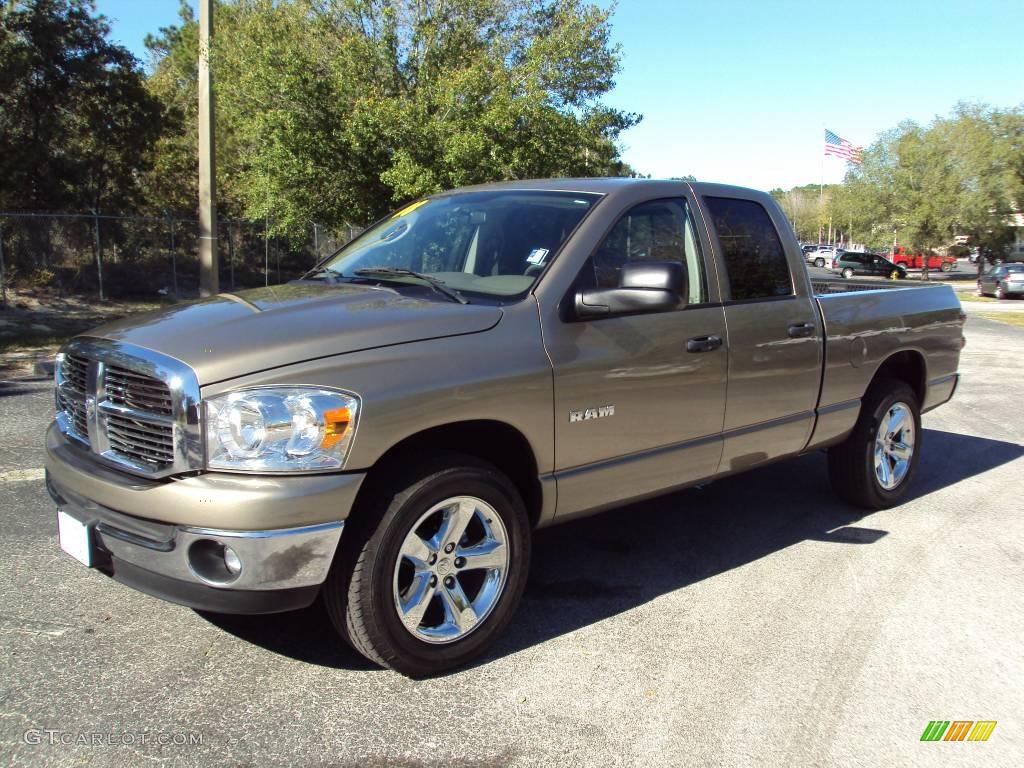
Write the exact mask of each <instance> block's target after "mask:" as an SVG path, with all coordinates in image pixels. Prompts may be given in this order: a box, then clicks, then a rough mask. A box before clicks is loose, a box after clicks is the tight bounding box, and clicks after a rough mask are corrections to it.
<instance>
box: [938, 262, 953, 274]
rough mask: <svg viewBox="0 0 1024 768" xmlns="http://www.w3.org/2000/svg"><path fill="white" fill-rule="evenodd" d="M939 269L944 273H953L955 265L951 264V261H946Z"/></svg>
mask: <svg viewBox="0 0 1024 768" xmlns="http://www.w3.org/2000/svg"><path fill="white" fill-rule="evenodd" d="M939 269H941V270H942V271H943V272H952V271H953V263H952V262H950V261H944V262H942V266H941V267H939Z"/></svg>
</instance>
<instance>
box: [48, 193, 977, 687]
mask: <svg viewBox="0 0 1024 768" xmlns="http://www.w3.org/2000/svg"><path fill="white" fill-rule="evenodd" d="M963 322H964V315H963V313H962V311H961V308H960V305H959V302H958V300H957V298H956V296H955V295H954V293H953V291H952V290H951V289H950V288H949V287H948V286H943V285H921V286H909V285H906V284H898V285H894V284H891V283H886V282H882V281H879V282H866V281H861V282H855V281H844V280H835V281H828V280H826V281H821V282H817V281H816V282H813V283H812V281H811V280H810V279H809V277H808V273H807V270H806V267H805V265H804V260H803V256H802V254H801V251H800V246H799V245H798V243H797V240H796V237H795V236H794V233H793V231H792V229H791V228H790V226H789V224H788V222H787V221H786V218H785V216H784V215H783V213H782V211H781V209H780V208H779V207H778V206H777V205H776V203H775V202H774V201H773V200H772V198H771V197H770V196H768V195H766V194H763V193H761V192H755V191H751V190H747V189H741V188H737V187H731V186H723V185H716V184H708V183H687V182H678V181H651V180H636V179H585V180H580V179H559V180H548V181H522V182H508V183H500V184H492V185H484V186H478V187H470V188H466V189H460V190H456V191H453V192H447V193H443V194H438V195H434V196H431V197H428V198H426V199H423V200H419V201H417V202H414V203H412V204H410V205H407V206H406V207H404V208H402V209H400V210H398V211H397V212H396V213H394V214H393V215H391V216H388V217H387V218H385V219H383V220H382V221H380V222H378V223H377V224H375V225H374V226H372V227H371V228H369V229H368V230H367V231H366V232H365V233H363V234H362V235H361V236H359V237H358V238H357V239H355V240H354V241H353V242H351V243H349V244H348V245H347V246H345V247H344V248H343V249H341V250H340V252H338V253H336V254H335V255H333V256H332V257H330V258H328V259H327V260H325V261H324V262H323V263H321V264H320V265H318V266H317V268H316V269H314V270H313V271H311V272H310V273H308V274H307V275H306V276H305V277H304V278H303V279H300V280H297V281H293V282H291V283H288V284H285V285H278V286H271V287H267V288H260V289H255V290H248V291H242V292H239V293H237V294H221V295H218V296H215V297H211V298H207V299H202V300H197V301H194V302H191V303H183V304H180V305H175V306H171V307H168V308H165V309H162V310H158V311H156V312H155V313H153V314H148V315H143V316H135V317H131V318H127V319H124V320H121V321H117V322H114V323H111V324H108V325H105V326H102V327H100V328H97V329H95V330H94V331H91V332H89V333H86V334H84V335H81V336H78V337H75V338H73V339H72V340H70V341H69V342H68V343H67V344H66V345H65V346H64V347H63V348H62V350H61V351H60V353H59V355H58V360H57V364H56V409H57V413H56V418H55V421H54V423H53V424H52V425H51V426H50V428H49V430H48V432H47V435H46V447H47V462H46V482H47V486H48V489H49V492H50V494H51V495H52V498H53V499H54V501H55V502H56V506H57V510H58V511H57V528H58V541H59V544H60V546H61V548H62V549H64V550H65V551H66V552H68V553H69V554H70V555H72V556H73V557H75V558H76V559H78V560H79V561H81V562H82V563H84V564H85V565H87V566H90V567H92V568H94V569H97V570H98V571H100V572H102V573H104V574H106V575H108V576H111V577H113V579H114V580H116V581H119V582H122V583H123V584H125V585H128V586H130V587H134V588H136V589H138V590H141V591H143V592H146V593H149V594H151V595H155V596H157V597H160V598H164V599H166V600H169V601H172V602H175V603H179V604H183V605H186V606H191V607H193V608H198V609H205V610H207V611H212V612H224V613H272V612H280V611H286V610H289V609H296V608H300V607H304V606H308V605H310V604H311V603H312V602H313V601H314V600H316V599H319V600H321V601H322V603H323V605H324V606H325V608H326V613H327V615H328V617H329V621H330V623H331V624H332V625H333V627H334V629H335V630H336V632H337V634H338V635H339V636H340V638H341V639H343V640H345V641H346V642H348V643H350V644H351V645H352V646H353V647H354V648H355V649H357V650H358V651H359V652H361V653H362V654H364V655H365V656H366V657H367V658H369V659H371V660H373V661H374V662H376V663H378V664H380V665H383V666H386V667H390V668H393V669H396V670H398V671H400V672H402V673H403V674H407V675H410V676H420V675H427V674H432V673H436V672H439V671H441V670H445V669H448V668H451V667H453V666H456V665H460V664H464V663H466V662H467V661H469V660H470V659H473V658H474V657H477V656H479V655H480V654H482V653H483V652H484V651H485V649H486V648H487V647H488V646H489V645H490V644H491V643H492V642H493V641H494V640H495V638H496V637H497V636H498V635H499V634H500V633H501V632H502V630H503V629H505V628H506V627H507V626H508V625H509V623H510V622H511V621H513V620H514V616H515V610H516V605H517V602H518V600H519V598H520V595H521V594H522V592H523V587H524V584H525V582H526V578H527V572H528V569H529V564H530V540H531V531H533V530H535V529H538V528H542V527H544V526H548V525H552V524H554V523H562V522H565V521H568V520H573V519H576V518H579V517H581V516H583V515H589V514H593V513H595V512H598V511H600V510H605V509H608V508H611V507H618V506H622V505H624V504H627V503H628V502H631V501H634V500H637V499H643V498H646V497H651V496H654V495H657V494H664V493H667V492H671V491H675V490H678V489H682V488H686V487H688V486H693V485H696V484H702V483H707V482H709V481H712V480H714V479H716V478H721V477H725V476H727V475H733V474H736V473H739V472H744V471H746V470H749V469H751V468H754V467H760V466H762V465H765V464H768V463H770V462H775V461H780V460H783V459H786V458H787V457H792V456H797V455H800V454H803V453H807V452H810V451H821V450H827V451H828V471H829V476H830V478H831V482H832V485H833V486H834V488H835V491H836V493H837V494H838V496H839V497H840V498H841V499H843V500H845V501H846V502H848V503H850V504H853V505H858V506H860V507H865V508H868V509H880V508H884V507H890V506H892V505H895V504H898V503H900V502H901V501H902V500H903V499H904V498H906V496H907V494H908V492H910V491H911V488H912V480H913V477H914V472H915V470H916V468H917V466H918V463H919V459H920V454H921V440H922V436H923V433H922V431H921V414H922V413H923V412H926V411H929V410H931V409H932V408H935V407H937V406H939V405H942V404H943V403H945V402H946V401H948V400H949V399H950V398H951V397H952V396H953V393H954V390H955V389H956V386H957V383H958V373H957V366H958V361H959V357H960V351H961V348H962V346H963V343H964V340H963ZM793 490H794V492H795V493H799V489H793Z"/></svg>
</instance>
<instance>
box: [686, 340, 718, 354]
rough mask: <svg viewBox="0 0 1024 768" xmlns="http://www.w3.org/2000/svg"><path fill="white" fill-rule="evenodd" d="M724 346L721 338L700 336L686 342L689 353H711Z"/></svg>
mask: <svg viewBox="0 0 1024 768" xmlns="http://www.w3.org/2000/svg"><path fill="white" fill-rule="evenodd" d="M720 346H722V337H721V336H698V337H696V338H694V339H688V340H687V342H686V351H687V352H711V351H713V350H716V349H718V348H719V347H720Z"/></svg>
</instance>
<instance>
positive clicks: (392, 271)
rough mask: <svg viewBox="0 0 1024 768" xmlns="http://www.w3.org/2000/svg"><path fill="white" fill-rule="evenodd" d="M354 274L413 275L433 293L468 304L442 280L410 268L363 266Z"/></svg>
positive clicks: (368, 275) (381, 275) (384, 276)
mask: <svg viewBox="0 0 1024 768" xmlns="http://www.w3.org/2000/svg"><path fill="white" fill-rule="evenodd" d="M356 274H357V275H359V276H360V277H383V278H388V277H415V278H416V279H417V280H422V281H423V282H425V283H426V284H427V285H429V286H430V289H431V290H432V291H434V293H440V294H442V295H444V296H447V297H448V298H449V299H451V300H452V301H457V302H458V303H459V304H469V299H467V298H466V297H465V296H463V295H462V294H461V293H459V292H458V291H456V290H455V289H454V288H449V287H448V286H447V285H445V282H444V280H438V279H437V278H436V277H431V276H430V275H424V274H423V273H421V272H413V271H412V270H411V269H403V268H401V267H365V268H363V269H357V270H356Z"/></svg>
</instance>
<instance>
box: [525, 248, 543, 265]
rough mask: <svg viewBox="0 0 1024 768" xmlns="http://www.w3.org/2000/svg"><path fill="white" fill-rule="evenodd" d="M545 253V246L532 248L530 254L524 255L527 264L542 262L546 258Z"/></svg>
mask: <svg viewBox="0 0 1024 768" xmlns="http://www.w3.org/2000/svg"><path fill="white" fill-rule="evenodd" d="M547 255H548V249H547V248H534V249H533V250H532V251H530V255H529V256H527V257H526V262H527V263H528V264H543V263H544V259H546V258H547Z"/></svg>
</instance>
